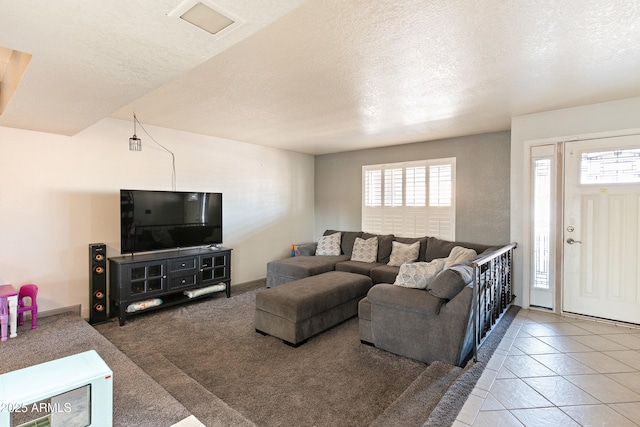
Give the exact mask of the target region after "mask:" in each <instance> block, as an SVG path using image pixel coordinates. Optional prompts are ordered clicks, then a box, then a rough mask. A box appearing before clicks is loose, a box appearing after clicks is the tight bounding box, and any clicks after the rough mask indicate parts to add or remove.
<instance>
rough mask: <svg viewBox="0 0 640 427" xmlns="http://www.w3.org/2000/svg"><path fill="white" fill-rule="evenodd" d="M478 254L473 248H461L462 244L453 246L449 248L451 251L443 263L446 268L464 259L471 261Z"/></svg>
mask: <svg viewBox="0 0 640 427" xmlns="http://www.w3.org/2000/svg"><path fill="white" fill-rule="evenodd" d="M477 256H478V254H477V253H476V251H474V250H473V249H467V248H463V247H462V246H455V247H454V248H453V249H451V253H450V254H449V256H448V257H447V261H446V262H445V264H444V268H445V269H447V268H449V267H451V266H452V265H454V264H459V263H461V262H464V261H471V260H473V259H474V258H475V257H477Z"/></svg>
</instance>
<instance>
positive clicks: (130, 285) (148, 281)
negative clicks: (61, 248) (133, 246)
mask: <svg viewBox="0 0 640 427" xmlns="http://www.w3.org/2000/svg"><path fill="white" fill-rule="evenodd" d="M218 283H224V284H225V293H226V296H227V298H229V297H230V296H231V249H228V248H219V249H215V250H214V249H208V248H196V249H182V250H176V251H169V252H158V253H147V254H141V255H125V256H120V257H113V258H109V317H115V316H118V320H119V322H120V326H122V325H124V324H125V321H126V317H127V316H132V315H135V314H139V313H144V312H148V311H150V310H155V309H159V308H162V307H168V306H171V305H175V304H180V303H183V302H186V301H190V300H194V299H197V298H204V297H206V296H208V295H207V294H205V295H202V296H199V297H194V298H189V297H188V296H186V295H184V291H186V290H192V289H198V288H203V287H207V286H210V285H214V284H218ZM157 298H159V299H161V300H162V303H161V304H159V305H151V304H150V305H145V304H136V303H142V302H144V301H147V300H151V299H154V300H155V299H157ZM130 305H133V306H150V308H146V309H143V310H139V311H132V312H128V311H127V307H129V306H130Z"/></svg>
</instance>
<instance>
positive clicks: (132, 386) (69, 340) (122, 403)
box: [0, 313, 190, 426]
mask: <svg viewBox="0 0 640 427" xmlns="http://www.w3.org/2000/svg"><path fill="white" fill-rule="evenodd" d="M25 323H26V322H25ZM92 349H93V350H96V351H97V352H98V354H99V355H100V357H102V359H103V360H104V361H105V362H106V363H107V365H109V367H110V368H111V369H112V370H113V406H114V426H170V425H172V424H174V423H177V422H178V421H180V420H182V419H184V418H186V417H188V416H189V415H190V413H189V411H188V410H187V409H186V408H185V407H184V406H183V405H182V404H180V403H179V402H178V401H177V400H176V399H174V398H173V397H172V396H171V394H169V392H167V390H165V389H164V388H163V387H161V386H160V385H159V384H158V383H157V382H155V381H154V380H153V379H151V377H150V376H149V375H147V374H145V373H144V371H142V369H140V368H139V367H138V366H137V365H136V364H135V363H133V362H132V361H131V360H130V359H129V358H128V357H127V356H125V355H124V354H123V353H122V352H121V351H119V350H118V349H117V348H116V347H115V346H114V345H113V344H111V343H110V342H109V341H107V340H106V339H105V338H104V337H103V336H102V335H100V334H99V333H98V332H97V331H96V330H95V329H93V328H92V327H91V326H89V324H88V323H87V322H85V321H84V320H82V319H81V318H80V317H78V316H77V315H74V314H71V313H69V314H61V315H57V316H51V317H44V318H40V319H38V328H37V329H35V330H31V329H29V327H25V326H22V327H20V328H19V329H18V336H17V337H16V338H11V339H9V340H8V341H5V342H3V343H0V360H2V363H0V374H3V373H6V372H10V371H14V370H17V369H22V368H26V367H29V366H32V365H37V364H39V363H43V362H48V361H50V360H55V359H59V358H61V357H65V356H70V355H72V354H77V353H81V352H83V351H87V350H92Z"/></svg>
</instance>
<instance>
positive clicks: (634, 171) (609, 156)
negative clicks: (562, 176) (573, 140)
mask: <svg viewBox="0 0 640 427" xmlns="http://www.w3.org/2000/svg"><path fill="white" fill-rule="evenodd" d="M638 182H640V148H630V149H625V150H611V151H599V152H590V153H582V155H581V158H580V183H581V184H631V183H638Z"/></svg>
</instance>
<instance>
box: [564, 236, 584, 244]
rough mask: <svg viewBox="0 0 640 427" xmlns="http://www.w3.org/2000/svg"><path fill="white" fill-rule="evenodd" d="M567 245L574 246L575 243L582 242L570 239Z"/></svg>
mask: <svg viewBox="0 0 640 427" xmlns="http://www.w3.org/2000/svg"><path fill="white" fill-rule="evenodd" d="M567 243H568V244H570V245H573V244H574V243H582V242H581V241H580V240H573V238H572V237H569V238H568V239H567Z"/></svg>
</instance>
